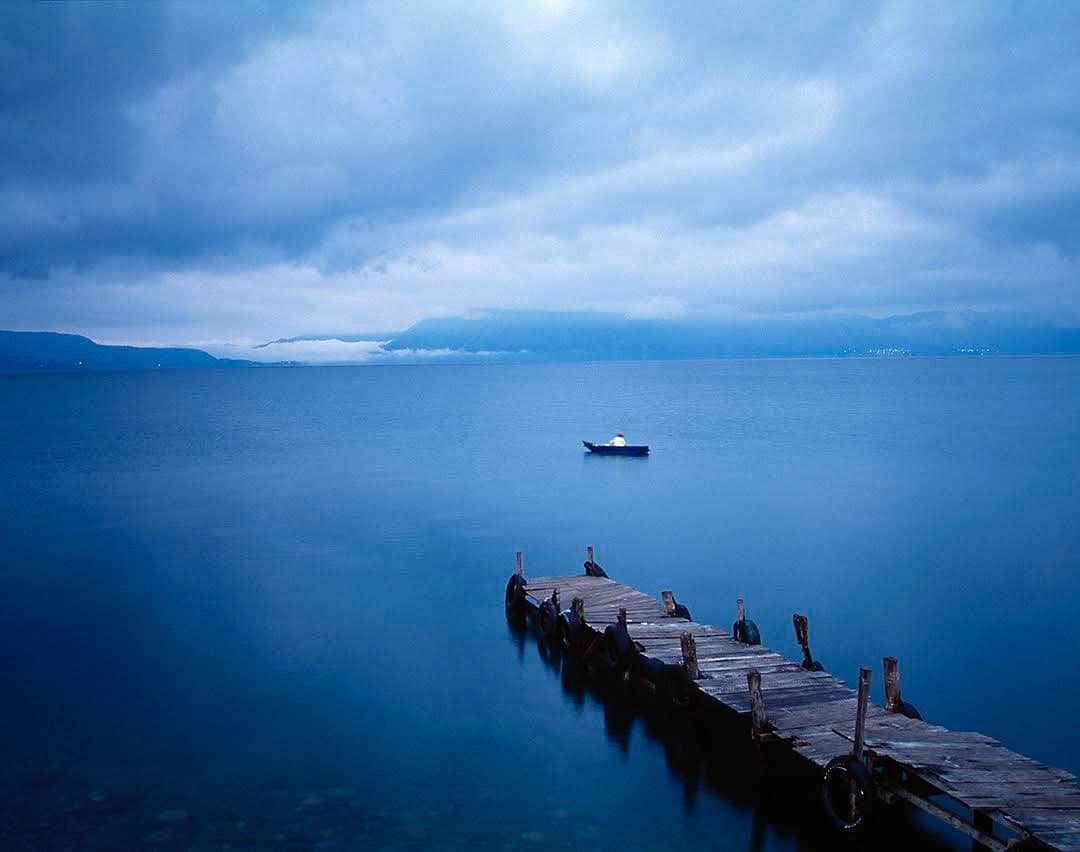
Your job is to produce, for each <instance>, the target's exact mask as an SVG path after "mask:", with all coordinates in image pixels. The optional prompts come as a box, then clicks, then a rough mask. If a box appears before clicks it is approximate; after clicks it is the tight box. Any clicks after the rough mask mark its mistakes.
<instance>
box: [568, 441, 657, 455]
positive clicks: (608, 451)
mask: <svg viewBox="0 0 1080 852" xmlns="http://www.w3.org/2000/svg"><path fill="white" fill-rule="evenodd" d="M581 443H583V444H584V445H585V448H586V449H587V450H588V451H589V452H590V453H596V454H597V455H599V456H647V455H648V454H649V447H648V445H647V444H636V445H635V444H623V445H622V446H619V445H616V444H593V443H590V442H589V441H582V442H581Z"/></svg>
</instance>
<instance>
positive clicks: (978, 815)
mask: <svg viewBox="0 0 1080 852" xmlns="http://www.w3.org/2000/svg"><path fill="white" fill-rule="evenodd" d="M974 817H975V818H974V819H973V820H972V821H971V824H972V825H974V826H975V830H976V831H981V832H982V833H983V834H985V835H987V836H988V837H993V836H994V820H993V819H991V817H990V814H988V813H987V812H986V811H984V810H980V809H976V810H975V811H974ZM990 848H991V847H989V846H987V845H985V844H983V843H980V842H979V840H978V838H975V839H973V840H972V841H971V852H988V850H989V849H990Z"/></svg>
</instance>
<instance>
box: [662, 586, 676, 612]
mask: <svg viewBox="0 0 1080 852" xmlns="http://www.w3.org/2000/svg"><path fill="white" fill-rule="evenodd" d="M660 597H662V598H663V599H664V612H666V613H667V614H668V615H675V595H673V594H672V593H671V592H670V591H664V592H661V593H660Z"/></svg>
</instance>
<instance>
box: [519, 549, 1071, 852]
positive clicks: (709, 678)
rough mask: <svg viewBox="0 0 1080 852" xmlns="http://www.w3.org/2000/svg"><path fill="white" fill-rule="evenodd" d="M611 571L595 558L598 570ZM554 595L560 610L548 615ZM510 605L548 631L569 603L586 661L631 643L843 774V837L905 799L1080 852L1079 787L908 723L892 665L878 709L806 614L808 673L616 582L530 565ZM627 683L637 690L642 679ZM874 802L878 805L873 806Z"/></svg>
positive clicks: (1015, 839) (1036, 843)
mask: <svg viewBox="0 0 1080 852" xmlns="http://www.w3.org/2000/svg"><path fill="white" fill-rule="evenodd" d="M590 566H592V568H590ZM598 567H599V566H596V565H595V563H594V562H593V559H592V548H589V557H588V560H587V562H586V570H587V571H590V570H592V571H593V572H595V569H596V568H598ZM599 573H602V571H600V572H599ZM515 576H516V577H518V578H519V579H518V580H515V579H514V577H515ZM552 595H555V601H554V602H553V604H554V606H553V605H552V604H545V602H546V601H548V600H549V599H550V598H551V597H552ZM507 606H508V608H511V609H514V608H515V607H516V608H520V609H521V610H523V611H532V612H533V613H534V614H536V616H537V620H538V621H539V620H540V617H541V615H542V617H543V618H544V619H545V620H546V619H547V617H548V616H549V614H550V613H551V612H554V611H563V610H562V607H564V606H565V607H567V608H568V610H567V611H569V610H576V611H577V612H578V614H579V615H580V616H582V618H581V619H580V624H581V630H580V634H575V635H577V637H578V638H577V639H576V642H577V643H578V644H577V652H578V653H580V654H581V655H582V656H585V657H589V656H594V655H597V653H598V652H597V648H598V647H602V646H603V645H604V643H605V631H606V632H607V633H608V634H615V635H618V634H619V632H624V633H625V634H627V635H628V636H629V639H630V640H631V642H632V643H633V648H634V649H635V651H636V657H635V659H636V660H637V663H636V665H637V667H638V668H637V669H636V670H637V671H646V672H647V671H648V670H650V668H651V670H652V671H658V670H661V669H666V670H668V671H672V670H675V671H677V672H680V673H681V672H685V673H686V678H685V679H686V680H687V681H689V682H690V684H691V686H690V688H689V689H690V692H691V694H692V697H693V703H694V705H695V706H696V707H698V708H701V709H703V710H717V711H724V712H727V713H729V714H730V713H735V714H737V715H738V716H741V717H745V718H746V720H747V721H748V722H749V727H750V733H751V736H752V737H753V738H754V740H755V741H756V742H758V743H759V744H760V745H761V747H762V748H763V749H774V748H782V749H787V750H790V752H792V753H793V754H794V755H796V756H797V757H798V758H801V759H804V760H806V761H809V762H810V763H811V764H813V765H815V766H816V767H819V768H820V769H821V771H822V774H823V779H824V780H823V784H828V783H830V782H829V779H830V777H831V776H835V777H836V778H838V779H839V781H840V784H841V787H840V789H841V798H844V799H846V798H847V793H846V792H845V791H847V790H849V789H850V804H849V807H848V810H847V811H846V813H845V814H844V815H842V816H841V818H840V821H839V822H838V826H839V829H840V830H841V831H843V830H845V829H855V828H857V827H861V824H862V823H863V816H864V815H865V814H867V813H870V812H871V811H870V805H872V804H875V803H881V802H883V803H886V804H895V803H897V802H899V801H903V802H907V803H908V804H910V805H912V806H914V807H916V808H919V809H921V810H923V811H925V812H926V813H928V814H930V815H931V816H932V817H934V818H936V819H939V820H941V821H943V822H945V823H947V824H949V825H950V826H952V827H953V828H955V829H957V830H958V831H961V832H963V833H964V834H966V835H968V836H969V837H971V838H972V839H973V840H974V841H975V842H976V843H977V844H981V845H982V846H983V847H985V848H987V849H993V850H1004V849H1010V850H1022V849H1058V850H1080V784H1078V782H1077V779H1076V777H1075V776H1073V775H1072V774H1070V773H1068V772H1066V771H1064V770H1061V769H1054V768H1053V767H1050V766H1046V765H1044V764H1042V763H1039V762H1038V761H1035V760H1032V759H1031V758H1028V757H1025V756H1023V755H1021V754H1017V753H1016V752H1013V751H1010V750H1009V749H1007V748H1005V747H1004V746H1002V745H1001V744H1000V743H999V742H998V741H996V740H994V739H992V738H991V737H988V736H985V735H983V734H979V733H969V732H958V731H950V730H947V729H945V728H942V727H940V726H937V725H932V724H928V723H927V722H924V721H922V720H921V719H918V718H908V717H907V716H905V715H904V714H903V713H902V712H900V711H902V710H905V709H906V707H905V704H904V702H903V701H902V699H901V697H900V688H899V672H898V668H897V664H896V661H895V660H893V659H891V658H886V659H885V661H884V670H885V680H886V704H887V707H886V708H881V707H876V706H874V705H871V704H870V703H869V701H868V696H869V687H870V680H871V673H870V671H869V670H868V669H862V670H861V671H860V675H859V688H858V691H856V690H852V689H850V688H849V687H848V686H846V685H845V684H844V682H843V681H842V680H840V679H839V678H837V677H835V676H834V675H832V674H830V673H828V672H825V671H821V670H820V667H818V666H816V664H814V663H813V659H812V656H811V653H810V648H809V642H808V636H807V633H808V631H807V623H806V619H805V618H803V617H802V616H799V615H795V616H794V617H793V622H794V627H795V632H796V638H797V639H798V641H799V643H800V645H801V646H802V648H803V655H804V660H803V661H802V662H801V663H799V662H793V661H790V660H788V659H786V658H784V657H783V656H781V655H780V654H777V653H776V652H774V651H771V650H769V649H768V648H766V647H764V646H762V645H752V644H746V643H745V642H743V641H737V640H736V639H735V638H734V636H733V634H732V632H729V631H726V630H723V629H720V628H718V627H712V626H710V625H707V624H699V623H697V622H694V621H691V620H689V619H687V618H684V617H681V616H680V615H677V614H676V613H677V612H679V611H682V610H677V609H676V604H675V600H674V598H673V597H672V595H671V593H670V592H663V593H662V597H661V599H657V598H654V597H651V596H649V595H646V594H644V593H642V592H640V591H638V590H636V589H633V588H631V587H629V586H625V585H622V584H620V583H617V582H615V581H613V580H610V579H607V578H606V577H603V576H585V575H575V576H565V577H536V578H528V579H525V575H524V566H523V562H522V559H521V555H520V554H519V555H518V571H517V574H516V575H514V576H512V577H511V582H510V584H508V587H507ZM542 606H543V607H544V611H543V613H541V612H540V608H541V607H542ZM736 618H737V621H736V627H740V626H742V628H743V629H742V630H741V631H740V634H741V638H742V637H744V636H745V634H746V630H745V625H747V624H749V622H746V621H744V620H743V619H744V614H743V607H742V601H739V602H738V608H737V616H736ZM545 629H546V628H545ZM562 629H563V630H567V632H569V631H568V628H566V627H565V626H564V627H563V628H562ZM754 631H755V632H756V628H754ZM607 639H608V641H609V642H610V641H611V637H607ZM600 653H603V652H602V651H601V652H600ZM676 666H677V667H679V668H678V669H675V668H674V667H676ZM815 669H817V670H815ZM621 676H622V677H624V678H625V679H627V680H631V674H630V672H629V670H628V671H626V672H623V673H622V675H621ZM641 677H643V678H648V677H650V675H648V674H647V673H646V674H644V675H642V676H641ZM654 680H655V678H654ZM650 685H651V686H652V687H653V688H655V684H650ZM683 688H684V689H685V685H684V687H683ZM853 763H854V764H857V765H855V766H852V764H853ZM837 766H838V768H836V767H837ZM837 772H838V773H839V774H837ZM826 795H827V794H826ZM863 796H867V797H869V799H870V800H871V801H867V802H862V801H861V800H860V797H863ZM825 806H826V809H828V808H829V803H828V801H826V802H825Z"/></svg>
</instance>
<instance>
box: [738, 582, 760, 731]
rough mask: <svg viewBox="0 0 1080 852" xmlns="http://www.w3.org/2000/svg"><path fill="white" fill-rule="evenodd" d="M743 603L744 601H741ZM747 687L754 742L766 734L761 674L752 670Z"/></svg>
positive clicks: (748, 673) (747, 677)
mask: <svg viewBox="0 0 1080 852" xmlns="http://www.w3.org/2000/svg"><path fill="white" fill-rule="evenodd" d="M739 603H742V601H739ZM746 685H747V687H748V688H749V689H750V724H751V733H752V734H753V737H754V742H759V741H760V740H761V736H762V735H763V734H764V733H765V725H766V718H765V696H763V695H762V694H761V672H759V671H758V670H757V669H752V670H751V671H748V672H747V673H746Z"/></svg>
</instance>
